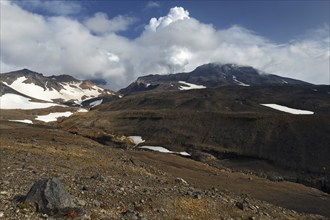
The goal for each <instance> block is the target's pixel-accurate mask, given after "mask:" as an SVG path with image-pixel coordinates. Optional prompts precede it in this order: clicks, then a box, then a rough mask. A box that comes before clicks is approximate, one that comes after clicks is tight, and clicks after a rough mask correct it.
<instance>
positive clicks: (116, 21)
mask: <svg viewBox="0 0 330 220" xmlns="http://www.w3.org/2000/svg"><path fill="white" fill-rule="evenodd" d="M135 21H136V19H135V18H133V17H129V16H123V15H118V16H116V17H114V18H112V19H110V20H109V19H108V16H107V14H105V13H102V12H98V13H96V14H95V15H94V16H93V17H90V18H88V19H86V20H85V22H84V24H85V26H86V27H87V28H89V29H90V30H91V31H93V32H95V33H98V34H103V33H106V32H118V31H125V30H127V29H128V27H129V26H130V25H132V24H133V23H134V22H135Z"/></svg>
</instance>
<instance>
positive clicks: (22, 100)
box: [0, 93, 61, 109]
mask: <svg viewBox="0 0 330 220" xmlns="http://www.w3.org/2000/svg"><path fill="white" fill-rule="evenodd" d="M51 106H61V105H58V104H55V103H42V102H32V101H31V99H29V98H26V97H24V96H21V95H17V94H12V93H7V94H4V95H2V96H0V109H40V108H48V107H51Z"/></svg>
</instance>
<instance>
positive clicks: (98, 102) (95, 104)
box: [89, 99, 103, 107]
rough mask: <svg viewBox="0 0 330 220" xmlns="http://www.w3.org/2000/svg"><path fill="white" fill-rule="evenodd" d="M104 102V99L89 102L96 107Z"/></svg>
mask: <svg viewBox="0 0 330 220" xmlns="http://www.w3.org/2000/svg"><path fill="white" fill-rule="evenodd" d="M102 102H103V99H100V100H96V101H94V102H91V103H89V106H92V107H95V106H97V105H101V103H102Z"/></svg>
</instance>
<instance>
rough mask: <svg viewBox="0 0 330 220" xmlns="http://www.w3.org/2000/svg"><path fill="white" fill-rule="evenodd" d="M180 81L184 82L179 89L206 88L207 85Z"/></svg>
mask: <svg viewBox="0 0 330 220" xmlns="http://www.w3.org/2000/svg"><path fill="white" fill-rule="evenodd" d="M179 83H180V84H184V85H183V86H180V87H179V90H190V89H205V88H206V86H203V85H196V84H192V83H187V82H185V81H179Z"/></svg>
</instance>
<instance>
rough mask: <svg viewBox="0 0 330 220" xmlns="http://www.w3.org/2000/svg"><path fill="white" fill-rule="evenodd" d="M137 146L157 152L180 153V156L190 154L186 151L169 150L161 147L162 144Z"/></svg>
mask: <svg viewBox="0 0 330 220" xmlns="http://www.w3.org/2000/svg"><path fill="white" fill-rule="evenodd" d="M138 148H140V149H147V150H152V151H157V152H161V153H167V154H179V155H182V156H190V154H189V153H187V152H175V151H170V150H168V149H166V148H165V147H162V146H141V147H138Z"/></svg>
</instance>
